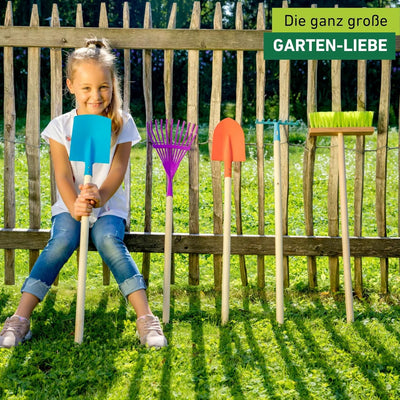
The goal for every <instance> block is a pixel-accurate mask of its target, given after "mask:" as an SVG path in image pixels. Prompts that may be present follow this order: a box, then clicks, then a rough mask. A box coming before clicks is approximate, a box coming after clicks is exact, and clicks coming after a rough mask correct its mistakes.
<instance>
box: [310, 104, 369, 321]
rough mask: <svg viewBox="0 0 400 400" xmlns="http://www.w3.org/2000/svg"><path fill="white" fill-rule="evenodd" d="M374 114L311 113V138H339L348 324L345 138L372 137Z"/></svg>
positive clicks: (350, 309)
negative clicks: (348, 136)
mask: <svg viewBox="0 0 400 400" xmlns="http://www.w3.org/2000/svg"><path fill="white" fill-rule="evenodd" d="M373 115H374V114H373V112H372V111H347V112H333V111H332V112H314V113H310V114H309V122H310V129H309V134H310V135H311V136H337V138H338V161H339V190H340V204H341V221H342V251H343V270H344V286H345V288H344V290H345V301H346V316H347V322H353V321H354V311H353V289H352V283H351V268H350V240H349V223H348V213H347V189H346V161H345V152H344V135H371V134H372V133H373V132H374V128H373V127H372V126H371V125H372V118H373Z"/></svg>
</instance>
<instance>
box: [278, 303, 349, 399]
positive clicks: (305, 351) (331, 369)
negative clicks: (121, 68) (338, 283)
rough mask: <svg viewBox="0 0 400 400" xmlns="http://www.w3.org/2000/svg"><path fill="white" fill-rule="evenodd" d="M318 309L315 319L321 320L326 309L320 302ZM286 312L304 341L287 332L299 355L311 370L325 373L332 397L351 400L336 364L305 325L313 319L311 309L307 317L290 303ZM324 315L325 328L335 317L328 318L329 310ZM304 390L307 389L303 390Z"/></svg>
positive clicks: (288, 330) (289, 331)
mask: <svg viewBox="0 0 400 400" xmlns="http://www.w3.org/2000/svg"><path fill="white" fill-rule="evenodd" d="M316 308H317V311H316V312H315V318H320V317H321V310H325V309H324V307H323V305H322V303H321V302H319V304H318V306H317V307H316ZM286 310H287V312H288V313H290V314H291V315H292V316H294V318H292V319H291V320H292V321H293V322H294V323H295V324H296V326H297V328H298V331H299V332H301V334H302V336H303V339H304V340H301V341H300V340H299V339H298V338H296V337H295V336H294V335H293V333H292V331H291V330H290V329H287V330H285V332H286V335H287V336H288V339H290V341H291V342H292V343H293V344H294V345H295V346H296V351H297V353H298V355H299V356H300V357H301V359H302V360H303V361H304V363H305V364H306V365H307V367H308V368H309V369H310V370H313V369H320V370H322V371H323V373H324V376H325V377H326V378H327V379H326V381H327V383H328V384H329V387H330V389H331V392H332V395H333V396H334V397H335V398H337V399H344V400H350V399H351V397H350V396H349V395H348V394H347V393H346V382H345V381H343V379H341V377H340V375H339V374H338V373H337V369H336V366H335V364H332V363H330V362H329V356H327V355H326V354H325V353H324V351H323V350H322V349H321V346H320V345H319V344H318V342H317V340H316V339H315V337H314V335H313V333H312V332H311V331H310V329H309V328H308V327H307V326H306V325H305V324H304V320H305V319H308V318H311V319H312V318H313V317H312V315H309V309H308V310H307V315H301V314H300V315H299V310H298V309H296V308H294V307H292V306H291V304H290V303H288V304H286ZM296 314H297V315H296ZM322 314H323V315H324V316H325V317H324V322H325V323H324V326H326V324H328V323H331V322H328V321H331V319H332V318H334V317H335V316H334V315H332V314H331V315H329V316H327V314H329V313H328V311H327V310H325V311H323V312H322ZM282 342H283V341H282ZM286 359H287V360H288V359H290V358H289V357H286ZM315 360H318V363H316V362H315ZM303 390H307V389H305V388H303Z"/></svg>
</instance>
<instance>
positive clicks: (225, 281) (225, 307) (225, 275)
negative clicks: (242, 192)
mask: <svg viewBox="0 0 400 400" xmlns="http://www.w3.org/2000/svg"><path fill="white" fill-rule="evenodd" d="M225 164H226V163H225ZM224 190H225V195H224V237H223V253H222V288H221V290H222V292H221V297H222V303H221V323H222V324H226V323H227V322H228V320H229V280H230V256H231V195H232V178H231V177H230V176H225V189H224Z"/></svg>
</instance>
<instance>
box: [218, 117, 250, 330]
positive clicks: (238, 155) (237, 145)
mask: <svg viewBox="0 0 400 400" xmlns="http://www.w3.org/2000/svg"><path fill="white" fill-rule="evenodd" d="M211 159H212V160H213V161H223V162H224V175H225V183H224V185H225V196H224V237H223V261H222V304H221V323H222V324H225V323H226V322H228V319H229V270H230V253H231V196H232V161H245V160H246V151H245V142H244V132H243V129H242V127H241V126H240V125H239V124H238V123H237V122H236V121H235V120H233V119H232V118H225V119H223V120H222V121H220V122H219V123H218V125H217V126H216V127H215V129H214V135H213V144H212V151H211Z"/></svg>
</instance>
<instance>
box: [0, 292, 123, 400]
mask: <svg viewBox="0 0 400 400" xmlns="http://www.w3.org/2000/svg"><path fill="white" fill-rule="evenodd" d="M56 299H57V290H52V291H50V292H49V293H48V295H47V296H46V298H45V300H44V301H43V303H42V304H41V306H40V307H39V308H38V309H37V310H36V311H35V312H34V314H33V316H32V320H33V324H32V325H33V326H32V332H33V338H32V340H30V341H28V342H26V343H24V345H22V346H18V347H16V348H14V349H11V350H5V351H10V352H12V354H11V356H10V358H9V360H8V362H7V366H6V367H5V368H4V370H3V371H2V374H1V376H0V382H1V384H0V394H2V393H3V392H6V391H8V392H9V393H12V394H13V395H16V396H18V395H22V396H23V397H24V398H25V399H32V400H41V399H43V400H47V399H49V398H52V399H65V398H78V397H79V398H81V397H82V398H91V397H92V398H93V397H94V395H96V396H97V397H96V398H106V397H107V393H108V391H109V389H110V388H111V387H112V386H113V382H114V380H115V379H117V377H118V375H117V374H116V372H117V370H116V367H115V359H114V357H115V354H117V353H118V352H117V351H113V348H114V350H117V349H118V348H119V346H120V345H121V342H120V341H119V340H116V338H119V337H120V336H121V333H122V330H123V327H124V319H125V318H126V303H125V299H123V298H122V297H121V300H120V304H119V307H118V309H117V310H115V309H113V310H108V309H107V305H108V299H109V294H108V293H102V295H101V297H100V301H99V303H98V306H97V308H96V309H94V310H86V315H85V331H84V341H83V343H82V344H80V345H77V344H76V343H75V342H74V336H73V334H74V326H75V309H76V300H75V299H72V301H71V303H70V304H69V305H68V306H69V309H66V311H59V310H56V309H55V308H54V305H55V302H56ZM33 388H34V390H33ZM2 398H3V397H2Z"/></svg>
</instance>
